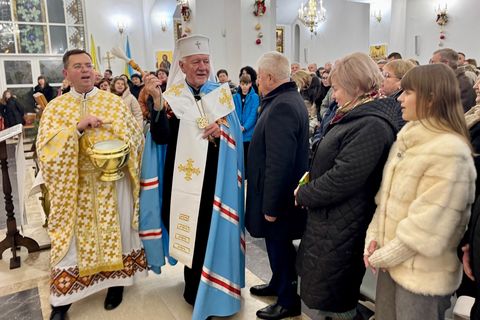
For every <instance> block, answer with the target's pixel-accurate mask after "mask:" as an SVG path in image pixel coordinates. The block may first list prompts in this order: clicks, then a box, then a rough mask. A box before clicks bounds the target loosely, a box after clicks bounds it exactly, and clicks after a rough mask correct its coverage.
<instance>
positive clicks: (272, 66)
mask: <svg viewBox="0 0 480 320" xmlns="http://www.w3.org/2000/svg"><path fill="white" fill-rule="evenodd" d="M257 69H262V70H264V71H265V72H266V73H268V74H270V75H271V76H272V77H273V79H274V80H275V81H282V80H285V79H289V78H290V62H289V61H288V59H287V57H285V56H284V55H283V54H281V53H279V52H277V51H270V52H267V53H264V54H263V55H262V56H261V57H260V58H259V59H258V61H257Z"/></svg>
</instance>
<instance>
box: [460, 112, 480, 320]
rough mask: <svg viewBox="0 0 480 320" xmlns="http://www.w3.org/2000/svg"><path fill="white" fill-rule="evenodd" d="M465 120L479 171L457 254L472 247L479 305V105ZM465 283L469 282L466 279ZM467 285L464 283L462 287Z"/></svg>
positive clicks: (479, 312)
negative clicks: (465, 227) (463, 248)
mask: <svg viewBox="0 0 480 320" xmlns="http://www.w3.org/2000/svg"><path fill="white" fill-rule="evenodd" d="M465 120H466V122H467V126H468V128H469V132H470V142H471V144H472V147H473V151H474V153H475V156H474V164H475V169H476V171H477V180H476V183H475V203H474V204H473V205H472V214H471V216H470V221H469V223H468V228H467V232H466V233H465V235H464V237H463V240H462V241H461V243H460V245H459V248H458V249H457V253H459V256H460V259H461V258H462V256H463V252H462V251H461V248H462V247H463V246H464V245H466V244H469V245H470V266H471V268H472V271H473V276H474V277H475V285H474V286H473V287H474V288H476V292H474V293H473V294H475V295H476V302H475V304H476V305H478V304H479V302H478V300H479V299H480V219H479V218H480V179H478V176H479V174H480V156H479V154H480V105H477V106H475V107H473V108H472V109H470V110H469V111H468V112H467V113H466V114H465ZM464 281H467V282H468V281H469V280H466V279H464ZM463 285H465V284H464V283H462V286H463ZM472 312H473V313H472V314H471V317H470V318H471V319H480V308H479V307H478V306H477V307H475V308H472Z"/></svg>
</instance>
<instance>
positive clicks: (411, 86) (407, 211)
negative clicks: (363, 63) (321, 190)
mask: <svg viewBox="0 0 480 320" xmlns="http://www.w3.org/2000/svg"><path fill="white" fill-rule="evenodd" d="M455 83H456V81H455V74H454V72H453V71H452V70H451V69H450V68H449V67H448V66H446V65H443V64H433V65H426V66H420V67H416V68H413V69H411V70H410V71H409V72H408V73H407V74H406V75H405V76H404V78H403V79H402V82H401V86H402V88H403V89H404V92H403V93H402V94H401V95H400V97H399V101H400V102H401V107H402V112H403V119H404V120H405V121H408V123H407V124H406V125H405V126H404V127H403V129H402V130H401V131H400V132H399V134H398V137H397V141H396V142H395V144H394V145H393V147H392V149H391V150H390V155H389V158H388V160H387V164H386V165H385V168H384V171H383V179H382V184H381V187H380V190H379V192H378V194H377V196H376V203H377V209H376V212H375V215H374V217H373V220H372V222H371V223H370V226H369V228H368V230H367V236H366V241H365V252H364V262H365V266H367V267H371V268H372V270H374V271H375V270H379V269H380V270H382V272H379V276H378V282H377V293H376V297H377V299H376V308H375V310H376V315H375V319H377V320H401V319H405V320H406V319H409V320H412V319H422V320H428V319H432V320H433V319H445V311H446V310H447V309H448V308H449V307H450V297H451V295H452V293H453V292H454V291H455V290H456V289H457V287H458V286H459V284H460V281H461V279H462V266H461V264H460V262H459V260H458V258H457V255H456V248H457V245H458V244H459V242H460V239H461V238H462V236H463V234H464V232H465V228H466V225H467V223H468V219H469V215H470V209H471V205H472V203H473V201H474V197H475V178H476V172H475V166H474V163H473V157H472V149H471V146H470V143H469V138H468V130H467V126H466V123H465V118H464V116H463V109H462V104H461V100H460V92H459V90H458V86H457V85H455Z"/></svg>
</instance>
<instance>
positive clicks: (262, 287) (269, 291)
mask: <svg viewBox="0 0 480 320" xmlns="http://www.w3.org/2000/svg"><path fill="white" fill-rule="evenodd" d="M250 293H251V294H253V295H254V296H259V297H268V296H276V295H277V293H276V292H275V290H274V289H273V288H272V287H270V286H269V285H268V284H259V285H256V286H253V287H250Z"/></svg>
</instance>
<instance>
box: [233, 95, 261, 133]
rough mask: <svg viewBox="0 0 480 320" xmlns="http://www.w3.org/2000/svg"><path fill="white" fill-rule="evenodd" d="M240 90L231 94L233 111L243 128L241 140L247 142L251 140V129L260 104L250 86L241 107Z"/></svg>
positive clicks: (255, 120)
mask: <svg viewBox="0 0 480 320" xmlns="http://www.w3.org/2000/svg"><path fill="white" fill-rule="evenodd" d="M240 92H241V91H240ZM240 92H237V93H236V94H235V95H234V96H233V101H234V102H235V111H236V112H237V116H238V119H239V120H240V124H241V126H242V127H243V128H244V130H243V141H244V142H247V141H250V140H252V135H253V129H254V128H255V123H256V122H257V110H258V107H259V105H260V98H259V97H258V94H256V93H255V90H253V88H250V91H249V92H248V93H247V95H246V97H245V105H244V106H243V108H242V96H241V94H240Z"/></svg>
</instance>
